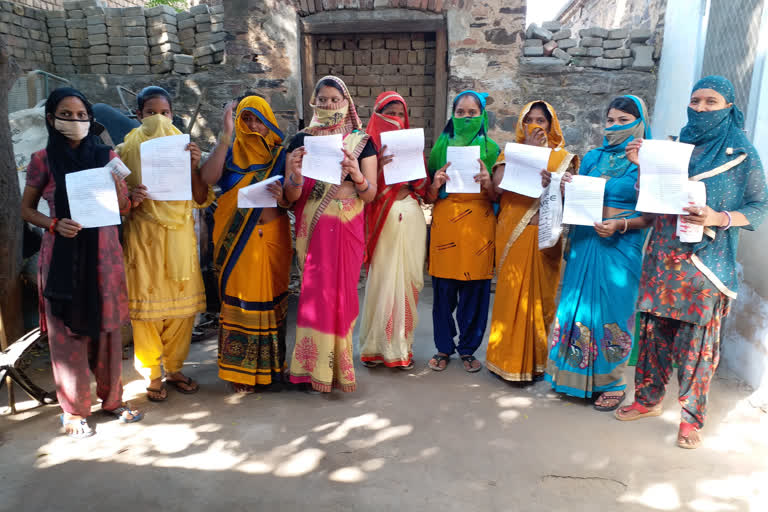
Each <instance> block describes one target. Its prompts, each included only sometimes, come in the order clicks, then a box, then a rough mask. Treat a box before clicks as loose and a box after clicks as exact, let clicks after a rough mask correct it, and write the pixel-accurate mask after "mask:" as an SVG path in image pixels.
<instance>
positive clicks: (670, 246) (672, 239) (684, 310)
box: [637, 215, 723, 325]
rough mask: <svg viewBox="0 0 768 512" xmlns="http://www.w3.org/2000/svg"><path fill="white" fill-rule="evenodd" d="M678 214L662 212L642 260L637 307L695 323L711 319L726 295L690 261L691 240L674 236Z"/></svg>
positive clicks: (658, 314)
mask: <svg viewBox="0 0 768 512" xmlns="http://www.w3.org/2000/svg"><path fill="white" fill-rule="evenodd" d="M676 222H677V216H676V215H659V216H657V217H656V220H655V221H654V225H653V236H652V237H651V240H650V242H649V243H648V248H647V250H646V254H645V259H644V260H643V276H642V278H641V279H640V293H639V295H638V304H637V309H638V310H639V311H643V312H647V313H651V314H652V315H655V316H660V317H665V318H672V319H675V320H681V321H683V322H688V323H691V324H696V325H707V324H709V322H710V321H711V320H712V316H713V313H714V312H715V310H716V305H717V304H718V303H719V302H720V301H722V297H723V295H722V294H721V293H720V292H719V291H718V289H717V288H715V286H714V285H713V284H712V282H711V281H710V280H709V279H708V278H707V277H706V276H705V275H704V274H702V273H701V271H700V270H699V269H698V268H696V267H695V266H694V265H693V263H691V259H690V257H691V249H690V248H691V244H685V243H683V242H681V241H680V239H679V238H677V237H676V236H675V226H676Z"/></svg>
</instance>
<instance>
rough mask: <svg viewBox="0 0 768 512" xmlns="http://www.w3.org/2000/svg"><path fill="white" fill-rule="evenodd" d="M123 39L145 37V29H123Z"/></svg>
mask: <svg viewBox="0 0 768 512" xmlns="http://www.w3.org/2000/svg"><path fill="white" fill-rule="evenodd" d="M123 36H124V37H147V29H146V28H144V27H123Z"/></svg>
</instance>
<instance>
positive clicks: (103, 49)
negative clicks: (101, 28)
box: [90, 44, 109, 55]
mask: <svg viewBox="0 0 768 512" xmlns="http://www.w3.org/2000/svg"><path fill="white" fill-rule="evenodd" d="M90 52H91V54H92V55H101V54H104V55H108V54H109V45H108V44H102V45H99V46H93V45H92V46H91V48H90Z"/></svg>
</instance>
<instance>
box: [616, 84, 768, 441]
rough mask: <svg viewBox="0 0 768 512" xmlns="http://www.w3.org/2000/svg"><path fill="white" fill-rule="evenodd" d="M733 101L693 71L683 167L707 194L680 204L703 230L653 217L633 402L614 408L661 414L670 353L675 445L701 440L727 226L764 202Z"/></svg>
mask: <svg viewBox="0 0 768 512" xmlns="http://www.w3.org/2000/svg"><path fill="white" fill-rule="evenodd" d="M733 101H734V89H733V84H731V82H730V81H728V80H727V79H726V78H723V77H721V76H708V77H705V78H702V79H701V80H699V82H698V83H697V84H696V85H695V86H694V88H693V91H692V93H691V100H690V104H689V106H688V124H687V125H686V126H685V127H684V128H683V130H682V131H681V132H680V141H681V142H686V143H688V144H694V146H695V147H694V150H693V154H692V155H691V161H690V164H689V167H688V176H689V178H690V179H691V180H693V181H702V182H703V183H704V184H705V185H706V189H707V201H706V205H693V206H690V207H687V208H686V210H687V211H688V212H689V213H688V215H686V216H684V219H685V220H686V221H688V222H690V223H693V224H698V225H702V226H704V238H703V239H702V241H701V242H698V243H683V242H681V241H680V239H679V238H678V237H676V236H675V227H676V223H677V216H676V215H659V216H657V217H656V219H655V221H654V224H653V236H652V237H651V239H650V241H649V243H648V249H647V251H646V255H645V261H644V263H643V275H642V280H641V282H640V293H639V299H638V304H637V309H638V310H639V311H640V322H641V323H640V339H639V349H640V350H639V354H638V361H637V367H636V369H635V402H634V403H633V404H632V405H630V406H628V407H622V408H621V409H619V410H618V411H616V417H617V418H618V419H620V420H623V421H628V420H635V419H639V418H642V417H645V416H658V415H660V414H661V401H662V399H663V398H664V392H665V389H666V385H667V382H668V381H669V377H670V375H671V374H672V366H673V364H674V363H677V365H678V370H677V379H678V381H679V384H680V390H679V395H678V401H679V402H680V405H681V407H682V414H681V416H682V417H681V422H680V427H679V430H678V435H677V444H678V446H680V447H681V448H696V447H698V446H699V444H700V443H701V436H700V434H699V429H700V428H701V427H702V426H703V425H704V418H705V415H706V407H707V394H708V392H709V385H710V382H711V380H712V376H713V375H714V373H715V369H716V368H717V364H718V362H719V359H720V325H721V321H722V319H723V318H724V317H725V316H726V315H727V314H728V310H729V308H730V303H731V301H732V300H733V299H735V298H736V292H737V290H738V287H739V282H738V276H737V272H736V251H737V248H738V243H739V231H740V230H738V229H730V228H736V227H741V228H744V229H748V230H750V231H752V230H754V229H755V228H756V227H758V225H759V224H760V223H761V222H762V221H763V219H764V218H765V215H766V206H768V188H766V182H765V174H764V172H763V166H762V164H761V163H760V157H759V156H758V155H757V151H756V150H755V148H754V146H752V144H751V143H750V142H749V140H748V139H747V137H746V135H744V131H743V128H744V116H743V114H742V113H741V111H740V110H739V109H738V107H736V106H735V105H733ZM641 143H642V141H637V142H635V143H633V144H630V145H629V146H628V147H627V158H629V159H632V160H633V161H635V162H636V161H637V151H638V149H639V147H640V144H641Z"/></svg>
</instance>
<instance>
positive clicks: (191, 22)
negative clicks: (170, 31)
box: [177, 18, 197, 30]
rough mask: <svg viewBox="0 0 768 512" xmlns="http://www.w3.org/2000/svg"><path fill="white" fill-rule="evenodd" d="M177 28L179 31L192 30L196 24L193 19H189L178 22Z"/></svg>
mask: <svg viewBox="0 0 768 512" xmlns="http://www.w3.org/2000/svg"><path fill="white" fill-rule="evenodd" d="M177 26H178V27H179V30H184V29H185V28H191V29H193V30H194V28H195V26H197V22H196V21H195V19H194V18H189V19H186V20H179V21H178V23H177Z"/></svg>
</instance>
